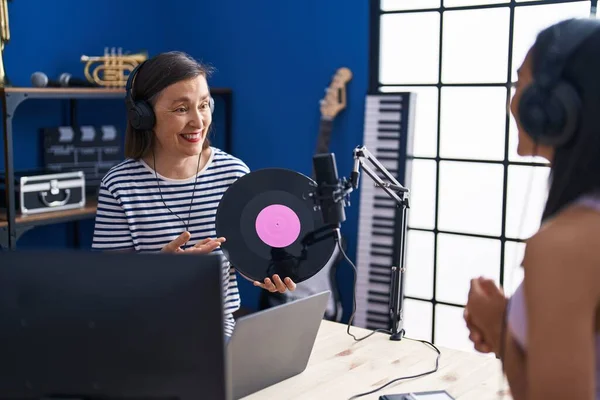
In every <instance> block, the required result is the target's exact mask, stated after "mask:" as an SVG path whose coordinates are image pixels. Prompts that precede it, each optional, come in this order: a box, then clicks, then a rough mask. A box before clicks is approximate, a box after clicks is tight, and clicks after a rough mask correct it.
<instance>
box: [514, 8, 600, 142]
mask: <svg viewBox="0 0 600 400" xmlns="http://www.w3.org/2000/svg"><path fill="white" fill-rule="evenodd" d="M599 28H600V22H599V21H598V20H596V19H591V18H577V19H576V18H571V19H568V20H565V21H562V22H559V23H557V24H555V25H553V26H552V27H551V28H549V29H548V30H546V31H544V32H542V33H541V34H540V35H539V36H538V44H537V45H540V44H541V45H542V47H543V44H545V43H548V47H547V48H546V49H542V51H543V50H545V52H539V54H540V56H539V59H537V60H535V65H534V68H533V83H532V84H531V85H530V86H529V87H527V88H525V90H524V91H523V94H522V96H521V100H520V102H519V117H520V118H519V119H520V122H521V124H522V125H523V128H524V129H525V130H526V131H527V133H528V134H529V135H531V136H532V137H533V139H534V140H535V141H536V142H537V143H540V144H544V145H548V146H554V147H558V146H563V145H565V144H566V143H567V142H569V141H570V140H571V138H572V137H573V135H574V134H575V132H576V130H577V126H578V123H579V113H580V110H581V97H580V95H579V93H578V91H577V89H576V88H575V87H574V86H573V85H572V84H571V83H570V82H567V81H565V80H564V79H563V77H562V75H563V73H564V70H565V67H566V65H567V62H568V61H569V59H570V57H571V56H572V55H573V53H574V52H575V51H576V50H577V49H578V48H579V47H580V46H581V45H582V43H583V42H584V41H585V40H587V39H588V38H589V37H590V36H591V35H592V34H593V33H595V32H596V31H598V29H599Z"/></svg>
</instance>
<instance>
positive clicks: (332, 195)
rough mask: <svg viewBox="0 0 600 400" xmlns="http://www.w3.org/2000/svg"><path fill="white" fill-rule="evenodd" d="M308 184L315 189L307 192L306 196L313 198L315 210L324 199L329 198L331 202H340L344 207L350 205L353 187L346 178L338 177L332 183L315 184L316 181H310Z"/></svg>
mask: <svg viewBox="0 0 600 400" xmlns="http://www.w3.org/2000/svg"><path fill="white" fill-rule="evenodd" d="M310 185H311V186H312V187H313V188H315V190H313V191H311V192H310V193H308V197H310V198H312V199H313V202H314V205H315V208H314V210H315V211H318V210H319V209H320V208H321V204H322V203H323V201H325V200H330V201H332V202H333V203H339V202H342V203H343V205H344V207H348V206H349V205H350V193H352V191H354V187H353V185H352V182H351V181H350V180H348V179H347V178H341V179H338V181H337V182H336V183H335V184H333V185H331V184H328V183H321V184H317V183H316V182H311V183H310Z"/></svg>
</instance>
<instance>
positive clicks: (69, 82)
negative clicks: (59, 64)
mask: <svg viewBox="0 0 600 400" xmlns="http://www.w3.org/2000/svg"><path fill="white" fill-rule="evenodd" d="M58 81H59V82H60V85H61V86H62V87H98V85H97V84H95V83H91V82H88V81H87V80H85V79H80V78H74V77H73V76H71V74H69V73H67V72H65V73H63V74H60V76H59V77H58Z"/></svg>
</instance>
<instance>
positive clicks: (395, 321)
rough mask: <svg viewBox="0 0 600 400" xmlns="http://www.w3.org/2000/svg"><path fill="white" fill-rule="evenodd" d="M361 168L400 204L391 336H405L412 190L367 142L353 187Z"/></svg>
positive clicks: (358, 152)
mask: <svg viewBox="0 0 600 400" xmlns="http://www.w3.org/2000/svg"><path fill="white" fill-rule="evenodd" d="M365 160H366V161H369V162H370V163H371V164H372V165H373V166H374V167H375V169H377V170H378V171H379V172H381V174H382V175H383V176H385V177H386V178H387V179H388V180H390V181H391V183H386V182H384V181H383V180H382V179H381V178H380V177H379V176H378V174H377V173H376V172H375V171H374V170H373V169H371V168H370V167H369V166H368V165H366V164H365ZM360 169H362V170H364V171H365V173H366V174H367V175H369V177H370V178H371V179H373V181H375V185H376V186H377V187H381V188H382V189H383V190H384V191H385V192H386V193H387V194H388V196H390V197H391V198H392V199H393V200H395V201H396V205H397V207H398V208H397V209H396V215H395V221H394V222H395V223H394V241H393V243H399V246H396V247H395V248H393V249H392V257H393V263H394V265H392V266H391V275H390V303H389V312H390V319H391V322H392V329H391V336H390V340H401V339H402V336H404V286H405V282H404V281H405V272H406V266H405V259H406V257H405V254H406V253H405V245H406V233H407V209H408V208H409V194H410V191H409V190H408V189H407V188H405V187H404V186H402V185H401V184H400V183H399V182H398V181H397V180H396V178H394V176H393V175H392V174H391V173H390V172H389V171H388V170H387V169H386V168H385V167H384V166H383V164H381V162H379V160H377V158H376V157H375V156H374V155H373V154H372V153H371V152H370V151H369V150H368V149H367V148H366V147H365V146H362V147H356V148H355V149H354V170H353V171H352V175H351V180H350V181H351V186H352V188H353V189H356V188H357V187H358V181H359V176H360Z"/></svg>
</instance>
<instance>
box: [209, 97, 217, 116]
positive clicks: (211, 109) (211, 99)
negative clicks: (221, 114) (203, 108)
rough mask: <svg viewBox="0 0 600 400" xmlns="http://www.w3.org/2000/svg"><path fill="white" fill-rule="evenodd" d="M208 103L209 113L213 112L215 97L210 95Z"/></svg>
mask: <svg viewBox="0 0 600 400" xmlns="http://www.w3.org/2000/svg"><path fill="white" fill-rule="evenodd" d="M208 105H209V107H210V113H211V114H212V113H214V112H215V99H213V98H212V96H211V97H210V100H209V101H208Z"/></svg>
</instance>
